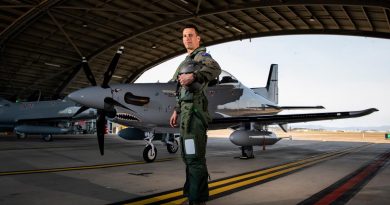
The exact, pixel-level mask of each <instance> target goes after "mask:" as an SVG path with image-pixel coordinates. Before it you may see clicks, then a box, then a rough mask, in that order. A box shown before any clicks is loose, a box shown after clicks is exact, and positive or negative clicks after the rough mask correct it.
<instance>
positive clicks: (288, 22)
mask: <svg viewBox="0 0 390 205" xmlns="http://www.w3.org/2000/svg"><path fill="white" fill-rule="evenodd" d="M270 9H271V10H272V11H273V12H274V13H275V14H276V15H278V16H279V18H281V19H283V21H285V22H286V23H287V24H288V25H290V26H291V27H293V29H297V27H295V25H294V24H293V23H291V22H290V21H289V20H288V19H287V18H285V17H284V16H283V15H282V14H280V13H279V12H277V11H276V10H275V9H274V8H273V7H271V8H270Z"/></svg>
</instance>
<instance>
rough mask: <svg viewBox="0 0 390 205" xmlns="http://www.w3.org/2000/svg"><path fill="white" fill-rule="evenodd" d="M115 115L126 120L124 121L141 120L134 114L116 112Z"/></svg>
mask: <svg viewBox="0 0 390 205" xmlns="http://www.w3.org/2000/svg"><path fill="white" fill-rule="evenodd" d="M116 117H117V118H118V119H119V120H126V121H133V122H134V121H135V122H140V121H141V120H140V119H139V118H137V117H136V116H134V115H132V114H129V113H118V114H116Z"/></svg>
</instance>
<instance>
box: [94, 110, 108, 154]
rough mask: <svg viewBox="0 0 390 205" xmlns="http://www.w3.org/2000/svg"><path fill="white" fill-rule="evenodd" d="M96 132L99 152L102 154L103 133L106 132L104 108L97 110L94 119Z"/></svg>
mask: <svg viewBox="0 0 390 205" xmlns="http://www.w3.org/2000/svg"><path fill="white" fill-rule="evenodd" d="M96 132H97V139H98V144H99V150H100V154H101V155H104V133H105V132H106V113H105V111H104V110H98V118H97V120H96Z"/></svg>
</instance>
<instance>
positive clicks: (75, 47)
mask: <svg viewBox="0 0 390 205" xmlns="http://www.w3.org/2000/svg"><path fill="white" fill-rule="evenodd" d="M47 14H48V15H49V16H50V18H51V20H52V21H53V22H54V24H55V25H56V26H57V27H58V29H60V30H61V32H62V34H64V36H65V38H66V39H67V40H68V42H69V43H70V44H71V45H72V46H73V48H74V49H75V50H76V52H77V53H78V54H79V56H80V57H83V56H84V55H83V54H82V53H81V51H80V50H79V48H78V47H77V46H76V44H75V43H73V41H72V39H71V38H70V37H69V35H68V34H67V33H66V32H65V30H64V28H62V26H61V25H60V24H59V23H58V21H57V19H56V18H54V16H53V15H52V14H51V13H50V11H47Z"/></svg>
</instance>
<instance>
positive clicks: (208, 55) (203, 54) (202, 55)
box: [202, 52, 211, 57]
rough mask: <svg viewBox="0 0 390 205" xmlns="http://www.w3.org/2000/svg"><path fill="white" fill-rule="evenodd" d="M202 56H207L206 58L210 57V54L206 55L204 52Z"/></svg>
mask: <svg viewBox="0 0 390 205" xmlns="http://www.w3.org/2000/svg"><path fill="white" fill-rule="evenodd" d="M202 56H205V57H206V56H207V57H211V55H210V53H206V52H204V53H202Z"/></svg>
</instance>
